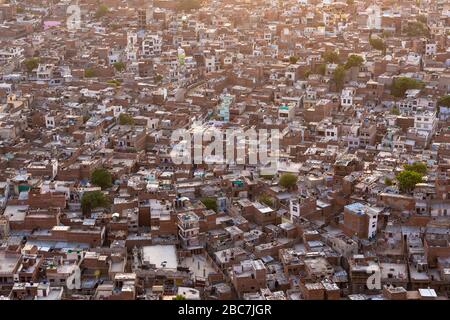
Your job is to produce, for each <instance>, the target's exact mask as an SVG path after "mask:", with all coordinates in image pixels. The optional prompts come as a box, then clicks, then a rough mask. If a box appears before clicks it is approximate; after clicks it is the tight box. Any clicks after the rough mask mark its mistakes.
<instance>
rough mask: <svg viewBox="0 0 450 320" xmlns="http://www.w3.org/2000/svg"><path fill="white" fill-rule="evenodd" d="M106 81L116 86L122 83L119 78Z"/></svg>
mask: <svg viewBox="0 0 450 320" xmlns="http://www.w3.org/2000/svg"><path fill="white" fill-rule="evenodd" d="M106 83H108V84H112V85H114V86H116V87H118V86H120V84H121V82H120V80H117V79H111V80H107V81H106Z"/></svg>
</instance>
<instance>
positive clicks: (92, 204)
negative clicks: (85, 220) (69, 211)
mask: <svg viewBox="0 0 450 320" xmlns="http://www.w3.org/2000/svg"><path fill="white" fill-rule="evenodd" d="M109 204H110V202H109V199H108V197H107V196H105V195H104V194H103V192H101V191H88V192H85V193H83V196H82V197H81V208H82V210H83V213H84V214H89V213H91V211H92V209H95V208H100V207H108V206H109Z"/></svg>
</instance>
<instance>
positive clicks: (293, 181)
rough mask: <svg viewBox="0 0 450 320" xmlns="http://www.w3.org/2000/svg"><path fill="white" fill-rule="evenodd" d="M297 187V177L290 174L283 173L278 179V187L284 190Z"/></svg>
mask: <svg viewBox="0 0 450 320" xmlns="http://www.w3.org/2000/svg"><path fill="white" fill-rule="evenodd" d="M295 185H297V176H296V175H294V174H292V173H285V174H283V175H282V176H281V178H280V186H282V187H283V188H286V189H292V188H293V187H294V186H295Z"/></svg>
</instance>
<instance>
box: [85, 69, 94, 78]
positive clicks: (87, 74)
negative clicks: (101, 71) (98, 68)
mask: <svg viewBox="0 0 450 320" xmlns="http://www.w3.org/2000/svg"><path fill="white" fill-rule="evenodd" d="M84 77H85V78H93V77H95V71H94V69H92V68H86V69H84Z"/></svg>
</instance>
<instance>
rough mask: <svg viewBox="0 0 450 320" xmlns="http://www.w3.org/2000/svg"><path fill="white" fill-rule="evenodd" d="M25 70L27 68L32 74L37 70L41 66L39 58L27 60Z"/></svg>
mask: <svg viewBox="0 0 450 320" xmlns="http://www.w3.org/2000/svg"><path fill="white" fill-rule="evenodd" d="M24 64H25V68H27V71H28V72H29V73H31V72H32V71H33V70H34V69H36V68H37V67H38V66H39V58H36V57H33V58H29V59H26V60H25V61H24Z"/></svg>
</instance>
